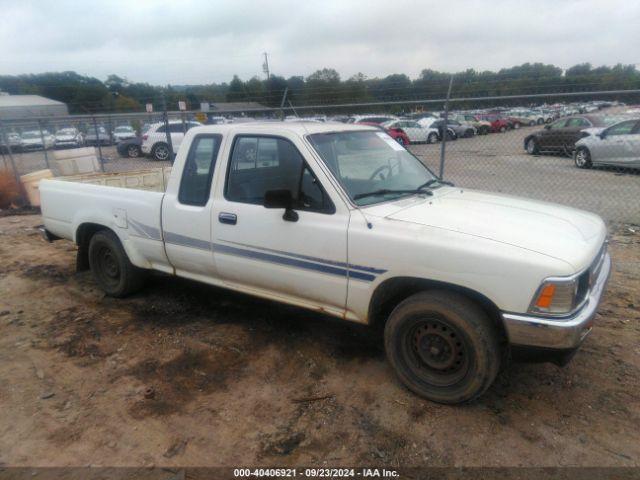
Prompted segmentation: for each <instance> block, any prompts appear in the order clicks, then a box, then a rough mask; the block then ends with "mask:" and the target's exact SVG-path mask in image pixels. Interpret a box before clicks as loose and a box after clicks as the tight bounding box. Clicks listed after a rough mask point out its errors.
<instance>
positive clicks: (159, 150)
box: [151, 143, 170, 162]
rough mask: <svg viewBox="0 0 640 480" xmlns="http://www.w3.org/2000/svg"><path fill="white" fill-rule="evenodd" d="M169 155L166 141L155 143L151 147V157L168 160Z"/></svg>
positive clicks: (162, 160) (161, 160)
mask: <svg viewBox="0 0 640 480" xmlns="http://www.w3.org/2000/svg"><path fill="white" fill-rule="evenodd" d="M169 156H170V153H169V145H167V144H166V143H156V144H155V145H154V146H153V148H152V149H151V157H153V158H154V159H156V160H158V161H160V162H164V161H166V160H169Z"/></svg>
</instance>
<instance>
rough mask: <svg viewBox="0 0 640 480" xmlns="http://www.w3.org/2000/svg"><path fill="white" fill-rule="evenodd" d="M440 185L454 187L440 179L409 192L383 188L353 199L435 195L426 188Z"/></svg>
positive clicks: (427, 182)
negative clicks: (403, 194) (390, 195)
mask: <svg viewBox="0 0 640 480" xmlns="http://www.w3.org/2000/svg"><path fill="white" fill-rule="evenodd" d="M436 183H439V184H441V185H449V186H451V187H453V186H454V185H453V183H451V182H447V181H446V180H440V179H439V178H432V179H430V180H427V181H426V182H424V183H423V184H422V185H420V186H419V187H418V188H415V189H407V190H393V189H389V188H381V189H379V190H374V191H372V192H365V193H359V194H358V195H356V196H354V197H353V199H354V200H360V199H361V198H366V197H376V196H380V195H387V194H392V193H400V194H402V193H414V194H415V193H422V194H425V195H429V196H431V195H433V192H431V191H430V190H425V189H426V188H429V187H430V186H431V185H433V184H436Z"/></svg>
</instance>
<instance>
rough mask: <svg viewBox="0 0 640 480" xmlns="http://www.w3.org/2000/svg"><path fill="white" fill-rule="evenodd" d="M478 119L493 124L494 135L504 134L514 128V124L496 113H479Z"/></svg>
mask: <svg viewBox="0 0 640 480" xmlns="http://www.w3.org/2000/svg"><path fill="white" fill-rule="evenodd" d="M476 117H477V118H478V119H480V120H485V121H487V122H489V123H490V124H491V132H492V133H496V132H500V133H504V132H506V131H507V130H511V129H512V128H513V124H512V123H511V122H509V120H507V119H506V118H504V117H503V116H502V115H498V114H496V113H479V114H478V115H476Z"/></svg>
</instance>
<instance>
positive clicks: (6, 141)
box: [0, 123, 20, 185]
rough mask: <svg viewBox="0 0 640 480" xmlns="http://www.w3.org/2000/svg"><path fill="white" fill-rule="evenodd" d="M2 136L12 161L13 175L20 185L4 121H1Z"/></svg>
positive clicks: (0, 130) (0, 132) (0, 133)
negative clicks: (3, 124)
mask: <svg viewBox="0 0 640 480" xmlns="http://www.w3.org/2000/svg"><path fill="white" fill-rule="evenodd" d="M0 138H2V143H4V144H5V146H6V147H7V153H8V154H9V161H10V162H11V168H12V169H13V176H14V177H15V178H16V183H17V184H18V185H20V175H18V169H17V168H16V162H15V161H14V159H13V152H12V151H11V145H10V144H9V138H8V137H7V135H6V133H5V131H4V128H3V127H2V123H0Z"/></svg>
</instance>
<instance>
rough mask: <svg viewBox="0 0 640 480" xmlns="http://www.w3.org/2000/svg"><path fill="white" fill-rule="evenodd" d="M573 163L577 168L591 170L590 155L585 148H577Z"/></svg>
mask: <svg viewBox="0 0 640 480" xmlns="http://www.w3.org/2000/svg"><path fill="white" fill-rule="evenodd" d="M573 161H574V162H575V164H576V167H578V168H591V167H592V165H593V164H592V163H591V153H590V152H589V150H588V149H586V148H585V147H578V149H577V150H576V152H575V154H574V156H573Z"/></svg>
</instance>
